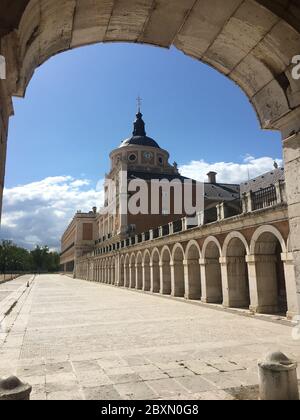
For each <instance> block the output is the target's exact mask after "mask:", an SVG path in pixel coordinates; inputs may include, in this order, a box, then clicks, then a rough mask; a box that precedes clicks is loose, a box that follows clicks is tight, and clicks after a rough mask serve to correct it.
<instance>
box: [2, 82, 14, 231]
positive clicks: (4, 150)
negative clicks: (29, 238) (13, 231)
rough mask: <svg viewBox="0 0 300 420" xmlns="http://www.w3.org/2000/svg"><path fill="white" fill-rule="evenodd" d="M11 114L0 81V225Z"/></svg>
mask: <svg viewBox="0 0 300 420" xmlns="http://www.w3.org/2000/svg"><path fill="white" fill-rule="evenodd" d="M12 113H13V108H12V104H11V99H10V98H9V97H8V94H7V82H6V80H0V223H1V214H2V200H3V189H4V180H5V166H6V153H7V136H8V122H9V117H10V115H11V114H12Z"/></svg>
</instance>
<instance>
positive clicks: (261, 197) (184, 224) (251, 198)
mask: <svg viewBox="0 0 300 420" xmlns="http://www.w3.org/2000/svg"><path fill="white" fill-rule="evenodd" d="M285 201H286V199H285V189H284V183H283V182H279V183H278V185H277V184H275V185H271V186H270V187H268V188H265V189H262V190H260V191H256V192H249V193H247V194H244V195H243V197H242V199H241V200H239V199H237V200H233V201H231V202H224V203H219V204H218V205H217V206H216V207H213V208H211V209H209V210H205V211H204V213H203V216H202V217H200V216H201V214H200V213H199V214H198V215H197V216H198V227H201V226H202V225H205V224H208V223H213V222H217V221H218V222H220V221H222V220H226V219H228V218H231V217H234V216H238V215H241V214H247V213H251V212H252V211H255V210H261V209H264V208H270V207H272V206H275V205H277V204H280V203H284V202H285ZM195 227H197V226H192V225H190V224H189V223H188V219H184V218H183V219H180V220H176V221H174V222H171V223H169V224H166V225H163V226H159V227H157V228H154V229H152V230H150V231H147V232H144V233H142V234H138V235H135V236H132V237H130V238H126V239H123V240H122V241H120V242H119V243H117V244H116V245H110V246H107V247H103V248H101V249H99V250H98V251H99V252H98V254H101V255H102V254H106V253H108V252H111V251H116V250H120V249H124V248H127V247H129V246H133V245H136V244H138V243H143V242H146V241H149V240H152V239H158V238H160V237H164V236H168V235H171V234H177V233H180V232H183V231H185V230H188V229H192V228H195ZM108 237H111V235H108V236H105V237H103V238H102V240H103V242H105V241H106V239H107V238H108ZM99 242H101V239H100V240H99ZM93 254H94V255H95V253H93ZM83 256H84V257H85V258H86V257H90V256H92V254H89V253H85V254H84V255H83Z"/></svg>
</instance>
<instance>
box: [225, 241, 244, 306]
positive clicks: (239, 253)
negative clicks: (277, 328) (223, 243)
mask: <svg viewBox="0 0 300 420" xmlns="http://www.w3.org/2000/svg"><path fill="white" fill-rule="evenodd" d="M246 255H247V250H246V247H245V244H244V243H243V242H242V240H241V239H240V238H238V237H236V238H232V239H231V240H230V242H229V244H228V247H227V252H226V255H225V257H226V269H227V273H226V274H227V287H228V292H227V293H228V303H227V304H228V306H229V307H232V308H249V306H250V288H249V275H248V266H247V262H246Z"/></svg>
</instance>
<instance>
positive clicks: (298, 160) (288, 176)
mask: <svg viewBox="0 0 300 420" xmlns="http://www.w3.org/2000/svg"><path fill="white" fill-rule="evenodd" d="M276 125H277V127H278V128H279V129H280V130H281V133H282V138H283V154H284V167H285V185H286V196H287V203H288V211H289V223H290V247H291V249H290V251H291V252H292V253H293V257H294V270H295V281H296V292H297V302H298V314H300V188H299V185H300V107H298V108H297V109H295V110H294V111H292V112H290V113H289V114H288V115H286V116H285V117H283V118H282V119H281V120H280V121H278V122H277V123H276Z"/></svg>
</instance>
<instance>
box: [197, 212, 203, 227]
mask: <svg viewBox="0 0 300 420" xmlns="http://www.w3.org/2000/svg"><path fill="white" fill-rule="evenodd" d="M197 217H198V226H203V225H204V211H200V212H199V213H197Z"/></svg>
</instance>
